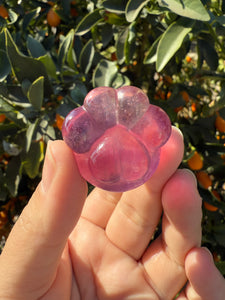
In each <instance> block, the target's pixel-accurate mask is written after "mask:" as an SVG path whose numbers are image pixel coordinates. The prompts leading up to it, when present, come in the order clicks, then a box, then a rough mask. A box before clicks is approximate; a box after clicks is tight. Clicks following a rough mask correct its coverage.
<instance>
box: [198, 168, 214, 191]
mask: <svg viewBox="0 0 225 300" xmlns="http://www.w3.org/2000/svg"><path fill="white" fill-rule="evenodd" d="M196 177H197V180H198V182H199V183H200V184H201V186H202V187H204V188H205V189H208V188H209V187H210V186H212V180H211V178H210V177H209V175H208V173H206V172H205V171H199V172H197V173H196Z"/></svg>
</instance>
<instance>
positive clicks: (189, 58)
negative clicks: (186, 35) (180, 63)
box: [186, 55, 192, 63]
mask: <svg viewBox="0 0 225 300" xmlns="http://www.w3.org/2000/svg"><path fill="white" fill-rule="evenodd" d="M191 61H192V58H191V57H190V56H189V55H187V56H186V62H187V63H190V62H191Z"/></svg>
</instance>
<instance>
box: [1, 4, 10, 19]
mask: <svg viewBox="0 0 225 300" xmlns="http://www.w3.org/2000/svg"><path fill="white" fill-rule="evenodd" d="M0 16H1V17H2V18H4V19H8V17H9V13H8V10H7V9H6V8H5V7H4V6H3V5H1V6H0Z"/></svg>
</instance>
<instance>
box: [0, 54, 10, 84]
mask: <svg viewBox="0 0 225 300" xmlns="http://www.w3.org/2000/svg"><path fill="white" fill-rule="evenodd" d="M10 71H11V66H10V62H9V60H8V56H7V53H6V52H5V51H4V50H0V82H2V81H4V80H5V79H6V77H7V76H8V75H9V73H10Z"/></svg>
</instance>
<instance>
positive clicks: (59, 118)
mask: <svg viewBox="0 0 225 300" xmlns="http://www.w3.org/2000/svg"><path fill="white" fill-rule="evenodd" d="M63 121H64V118H63V117H62V116H60V114H56V116H55V123H56V127H58V129H59V130H62V125H63Z"/></svg>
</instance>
